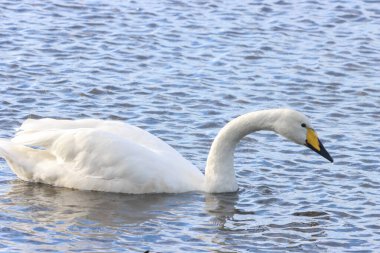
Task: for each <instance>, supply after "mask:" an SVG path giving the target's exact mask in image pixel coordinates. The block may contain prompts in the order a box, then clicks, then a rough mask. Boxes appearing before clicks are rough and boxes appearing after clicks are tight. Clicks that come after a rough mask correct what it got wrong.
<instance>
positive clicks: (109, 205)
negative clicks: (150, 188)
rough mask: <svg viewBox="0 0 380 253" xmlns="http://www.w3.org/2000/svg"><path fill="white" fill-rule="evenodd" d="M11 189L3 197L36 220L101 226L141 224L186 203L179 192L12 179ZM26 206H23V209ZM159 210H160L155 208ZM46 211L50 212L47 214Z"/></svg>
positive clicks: (9, 203)
mask: <svg viewBox="0 0 380 253" xmlns="http://www.w3.org/2000/svg"><path fill="white" fill-rule="evenodd" d="M11 184H12V188H11V190H10V191H9V192H8V194H6V195H5V196H2V197H3V199H7V200H8V205H12V206H16V207H18V211H22V212H29V211H30V216H31V218H32V219H33V220H34V221H36V222H51V221H58V220H59V221H61V222H62V223H67V222H69V223H70V221H73V220H78V219H86V220H88V222H90V223H97V224H98V225H100V226H121V225H125V224H133V223H142V222H144V221H147V220H149V219H152V218H155V217H156V216H158V215H159V214H160V213H162V212H165V211H166V210H168V209H169V208H170V207H171V203H176V205H180V204H181V201H182V202H183V203H185V202H186V198H183V196H181V194H179V195H175V194H142V195H130V194H115V193H106V192H93V191H79V190H72V189H67V188H60V187H54V186H49V185H45V184H34V183H26V182H23V181H20V180H15V181H12V182H11ZM24 208H25V209H24ZM157 210H159V211H157ZM47 213H48V214H49V215H47Z"/></svg>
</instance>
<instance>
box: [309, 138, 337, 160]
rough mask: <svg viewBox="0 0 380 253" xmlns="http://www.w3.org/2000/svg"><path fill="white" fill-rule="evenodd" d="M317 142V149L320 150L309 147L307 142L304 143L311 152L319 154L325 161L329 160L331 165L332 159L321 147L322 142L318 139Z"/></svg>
mask: <svg viewBox="0 0 380 253" xmlns="http://www.w3.org/2000/svg"><path fill="white" fill-rule="evenodd" d="M318 142H319V149H320V150H318V149H316V148H314V147H313V146H312V145H310V144H309V143H307V142H306V146H307V147H309V148H310V149H311V150H314V151H315V152H316V153H318V154H320V155H321V156H323V157H324V158H326V159H327V160H329V161H330V162H332V163H333V162H334V159H333V158H332V157H331V156H330V154H329V152H327V150H326V149H325V147H324V146H323V144H322V142H321V141H320V140H319V139H318Z"/></svg>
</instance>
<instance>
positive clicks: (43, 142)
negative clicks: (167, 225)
mask: <svg viewBox="0 0 380 253" xmlns="http://www.w3.org/2000/svg"><path fill="white" fill-rule="evenodd" d="M38 121H39V120H38ZM49 121H50V120H49ZM49 121H45V123H46V122H47V123H49V124H46V125H45V124H40V123H42V122H33V124H29V123H28V124H24V125H23V127H21V131H20V132H19V133H18V134H17V136H16V137H15V138H14V139H13V140H12V142H13V143H15V145H19V144H22V145H29V146H38V147H43V148H44V149H45V150H43V151H44V152H48V153H49V154H50V155H51V156H52V157H54V158H55V159H53V161H47V160H45V161H37V162H36V166H34V169H33V178H34V179H33V181H40V182H46V183H49V184H53V185H58V186H65V187H71V188H79V189H89V190H101V191H116V192H130V193H143V192H181V191H189V190H198V189H200V187H201V186H200V185H201V184H202V182H203V175H202V173H201V172H200V171H199V170H198V169H197V168H195V167H194V166H193V165H192V164H191V163H190V162H188V161H187V160H186V159H184V158H183V157H182V156H181V155H180V154H179V153H178V152H177V151H175V150H174V149H173V148H171V147H170V146H169V145H168V144H166V143H165V142H163V141H162V140H160V139H159V138H157V137H155V136H153V135H151V134H149V133H148V132H146V131H144V130H142V129H139V128H137V127H133V126H130V125H127V124H123V123H121V122H113V121H105V122H100V121H98V122H95V123H96V124H90V125H91V126H92V127H90V128H84V127H83V126H84V125H83V124H79V122H63V123H64V124H58V122H57V121H55V120H52V121H50V122H49ZM88 122H89V121H88ZM88 122H86V123H88ZM66 123H67V124H66ZM82 123H83V122H82ZM38 125H39V127H37V126H38ZM78 125H79V126H81V127H79V128H75V127H77V126H78ZM41 151H42V150H41ZM32 167H33V166H32ZM46 175H49V176H48V177H47V176H46Z"/></svg>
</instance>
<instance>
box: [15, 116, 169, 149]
mask: <svg viewBox="0 0 380 253" xmlns="http://www.w3.org/2000/svg"><path fill="white" fill-rule="evenodd" d="M82 128H86V129H97V130H103V131H106V132H110V133H112V134H114V135H118V136H120V137H121V138H124V139H127V140H129V141H131V142H135V143H138V144H139V145H142V146H145V147H146V148H148V149H151V150H155V151H156V152H161V153H165V152H168V153H176V151H175V150H174V149H173V148H172V147H171V146H170V145H168V144H167V143H165V142H164V141H162V140H161V139H159V138H158V137H156V136H154V135H152V134H150V133H149V132H147V131H145V130H143V129H141V128H138V127H135V126H132V125H129V124H126V123H123V122H119V121H111V120H99V119H81V120H56V119H49V118H45V119H27V120H25V122H24V123H23V124H22V125H21V127H20V128H19V131H18V132H17V134H16V136H15V137H14V138H13V139H12V141H13V142H15V143H20V144H23V145H30V146H41V147H45V148H48V147H49V146H50V145H51V144H52V143H53V142H54V140H55V139H56V138H57V137H58V136H60V135H61V134H62V133H63V132H64V131H63V130H78V129H82ZM60 130H61V131H60Z"/></svg>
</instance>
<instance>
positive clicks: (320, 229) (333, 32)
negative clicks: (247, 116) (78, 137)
mask: <svg viewBox="0 0 380 253" xmlns="http://www.w3.org/2000/svg"><path fill="white" fill-rule="evenodd" d="M154 2H156V3H154ZM379 4H380V2H378V1H373V0H367V1H314V0H304V1H284V0H275V1H265V2H264V1H224V2H223V1H201V0H199V1H195V0H194V1H193V0H191V1H146V0H143V1H86V0H84V1H57V0H56V1H54V0H53V1H31V0H25V1H11V0H5V1H1V2H0V55H1V56H0V94H1V95H0V98H1V99H0V137H2V138H9V137H11V136H13V134H14V133H15V129H16V128H17V127H18V126H19V125H20V124H21V123H22V121H23V120H24V119H26V118H29V117H33V118H39V117H53V118H69V119H78V118H90V117H91V118H101V119H115V120H121V121H125V122H128V123H131V124H134V125H137V126H139V127H142V128H144V129H146V130H148V131H150V132H151V133H153V134H155V135H157V136H159V137H160V138H162V139H163V140H165V141H167V142H168V143H169V144H170V145H172V146H173V147H175V148H176V149H177V150H178V151H179V152H180V153H182V154H183V155H184V156H185V157H186V158H188V159H189V160H191V161H192V162H193V163H194V164H195V165H197V166H198V167H199V168H200V169H201V170H202V171H203V170H204V164H205V161H206V158H207V153H208V149H209V146H210V144H211V142H212V140H213V138H214V137H215V135H216V134H217V132H218V130H219V129H220V128H221V127H222V126H223V125H224V124H225V123H226V122H227V121H228V120H230V119H232V118H234V117H236V116H238V115H240V114H243V113H245V112H249V111H254V110H258V109H264V108H274V107H291V108H294V109H297V110H300V111H302V112H304V113H305V114H307V115H308V116H309V117H310V118H311V119H312V122H313V125H314V127H315V128H316V130H317V131H318V133H319V136H320V138H321V139H322V141H323V142H324V146H325V147H326V148H327V149H328V151H329V152H330V154H331V155H332V156H333V157H334V159H335V163H334V164H330V163H329V162H327V161H326V160H324V159H323V158H322V157H319V156H318V155H317V154H315V153H314V152H312V151H310V150H306V148H304V147H300V146H296V145H294V144H292V143H289V142H287V141H285V140H283V139H281V138H279V137H278V136H275V135H273V134H271V133H267V132H263V133H256V134H254V135H250V136H248V137H246V138H245V139H244V141H243V142H242V143H241V145H240V146H239V147H238V149H237V153H236V157H235V167H236V171H237V177H238V182H239V186H240V190H239V192H237V193H233V194H216V195H212V194H204V193H185V194H156V195H154V194H153V195H127V194H110V193H99V192H86V191H76V190H69V189H62V188H54V187H51V186H47V185H41V184H29V183H26V182H23V181H21V180H19V179H17V177H16V176H15V175H14V174H13V173H12V172H11V171H10V169H9V167H8V166H7V164H6V163H5V161H3V160H1V161H0V195H1V196H0V230H1V233H0V250H1V251H3V252H17V251H22V252H48V251H53V252H74V251H75V252H125V251H130V252H143V251H145V250H150V252H305V251H307V252H379V251H380V225H379V218H380V191H379V189H380V175H379V172H380V161H379V154H380V145H379V143H380V133H379V128H380V68H379V66H380V29H379V27H380V9H379V6H380V5H379Z"/></svg>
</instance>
